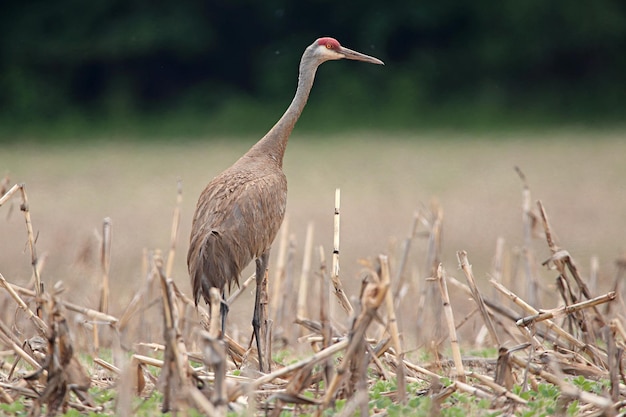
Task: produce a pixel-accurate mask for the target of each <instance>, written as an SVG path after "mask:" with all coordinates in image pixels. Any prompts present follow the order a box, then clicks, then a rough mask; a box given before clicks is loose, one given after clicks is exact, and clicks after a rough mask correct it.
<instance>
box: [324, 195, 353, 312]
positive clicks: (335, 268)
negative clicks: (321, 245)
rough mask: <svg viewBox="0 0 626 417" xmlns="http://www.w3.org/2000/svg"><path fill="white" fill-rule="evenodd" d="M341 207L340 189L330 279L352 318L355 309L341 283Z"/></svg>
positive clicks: (337, 197) (344, 307) (336, 208)
mask: <svg viewBox="0 0 626 417" xmlns="http://www.w3.org/2000/svg"><path fill="white" fill-rule="evenodd" d="M340 205H341V192H340V190H339V188H337V189H336V190H335V217H334V227H333V230H334V233H333V260H332V262H333V264H332V269H331V272H330V279H331V281H332V282H333V286H334V287H335V295H336V296H337V299H338V300H339V304H340V305H341V307H342V308H343V309H344V311H345V312H346V314H348V317H352V315H353V314H354V309H353V308H352V304H350V300H348V296H347V295H346V292H345V291H344V290H343V284H342V283H341V279H339V229H340V227H339V225H340V211H339V207H340Z"/></svg>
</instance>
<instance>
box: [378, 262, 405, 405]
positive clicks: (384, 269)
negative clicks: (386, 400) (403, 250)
mask: <svg viewBox="0 0 626 417" xmlns="http://www.w3.org/2000/svg"><path fill="white" fill-rule="evenodd" d="M379 259H380V274H381V279H382V281H383V282H389V281H390V278H389V276H390V273H389V260H388V259H387V257H386V256H383V255H381V256H379ZM385 304H386V306H387V330H388V331H389V334H390V336H391V341H392V342H393V347H394V349H395V351H396V352H395V353H396V373H397V375H398V378H397V383H398V400H399V401H400V403H401V404H406V380H405V378H404V363H403V358H404V350H403V349H402V343H401V342H400V332H399V331H398V320H397V318H396V310H395V308H394V303H393V295H392V292H391V291H387V294H386V295H385Z"/></svg>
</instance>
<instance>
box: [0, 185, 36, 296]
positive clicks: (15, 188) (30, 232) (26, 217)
mask: <svg viewBox="0 0 626 417" xmlns="http://www.w3.org/2000/svg"><path fill="white" fill-rule="evenodd" d="M17 191H19V192H20V194H21V195H22V204H21V205H20V210H21V211H23V212H24V220H25V221H26V232H27V234H28V248H29V249H30V261H31V265H32V267H33V277H34V279H35V294H37V297H39V296H41V293H42V292H43V286H42V284H41V277H40V275H39V267H38V265H39V259H38V258H37V248H36V247H35V234H34V233H33V224H32V222H31V220H30V208H29V205H28V196H27V195H26V185H25V184H15V185H14V186H13V187H11V189H10V190H9V191H7V192H6V193H5V194H4V195H3V196H2V197H0V207H2V205H3V204H4V203H6V202H7V201H9V198H11V197H12V196H13V194H15V193H16V192H17Z"/></svg>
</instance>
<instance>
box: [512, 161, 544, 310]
mask: <svg viewBox="0 0 626 417" xmlns="http://www.w3.org/2000/svg"><path fill="white" fill-rule="evenodd" d="M515 171H516V172H517V175H518V176H519V177H520V180H521V181H522V185H523V188H522V224H523V227H524V246H523V247H522V253H523V255H524V272H525V274H526V279H525V282H526V298H527V299H528V302H529V303H530V304H531V305H537V302H538V301H539V295H538V290H539V283H538V282H537V277H536V274H535V273H534V271H533V265H535V259H534V255H533V250H532V236H533V229H534V227H535V224H536V223H537V217H536V216H535V214H534V213H533V212H532V209H531V199H530V188H529V187H528V183H527V182H526V175H524V173H523V172H522V170H521V169H520V168H519V167H517V166H516V167H515Z"/></svg>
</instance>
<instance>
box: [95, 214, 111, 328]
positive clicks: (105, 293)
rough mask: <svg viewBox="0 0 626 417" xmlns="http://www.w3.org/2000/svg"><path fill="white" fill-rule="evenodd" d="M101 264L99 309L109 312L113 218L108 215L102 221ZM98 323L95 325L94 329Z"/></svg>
mask: <svg viewBox="0 0 626 417" xmlns="http://www.w3.org/2000/svg"><path fill="white" fill-rule="evenodd" d="M100 266H101V268H102V283H101V287H100V306H99V308H98V310H100V311H101V312H103V313H105V314H106V313H108V312H109V293H110V291H109V270H110V267H111V219H110V218H109V217H106V218H105V219H104V220H103V222H102V248H101V251H100ZM96 328H97V325H94V329H96Z"/></svg>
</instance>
